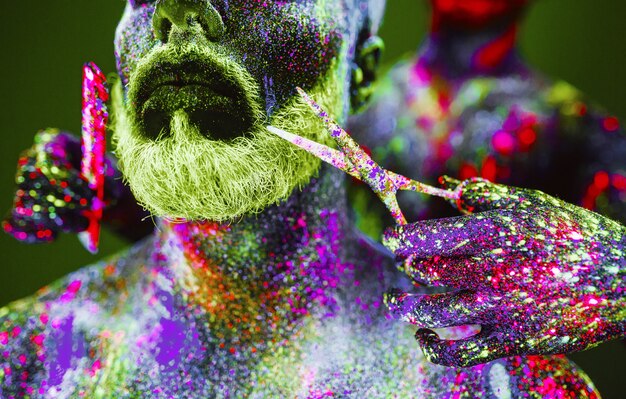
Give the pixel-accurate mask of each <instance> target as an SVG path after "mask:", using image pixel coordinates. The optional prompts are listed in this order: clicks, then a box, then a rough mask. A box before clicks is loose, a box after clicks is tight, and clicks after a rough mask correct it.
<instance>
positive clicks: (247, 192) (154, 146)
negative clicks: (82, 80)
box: [112, 68, 343, 222]
mask: <svg viewBox="0 0 626 399" xmlns="http://www.w3.org/2000/svg"><path fill="white" fill-rule="evenodd" d="M331 71H333V72H331V73H329V74H327V76H326V77H325V78H323V79H322V81H323V84H320V85H318V87H317V88H316V89H315V90H313V91H312V92H311V93H310V94H311V95H312V97H313V98H314V99H315V100H316V101H317V102H318V103H319V104H321V105H322V106H323V107H325V108H326V109H327V110H328V111H329V112H330V114H331V115H336V116H337V115H341V112H342V102H343V101H342V99H343V90H342V89H341V87H342V86H343V85H342V84H340V83H339V82H341V81H343V80H341V79H339V78H338V76H339V75H341V73H338V69H336V68H331ZM112 94H113V104H112V111H113V117H114V123H113V129H114V137H113V138H114V143H115V144H116V150H115V151H116V154H117V156H118V157H119V161H120V162H119V166H120V169H121V170H122V173H123V175H124V178H125V181H126V182H127V183H128V184H129V185H130V188H131V190H132V192H133V194H134V195H135V198H136V199H137V200H138V202H139V203H140V204H141V205H142V206H144V207H145V208H146V209H148V210H149V211H150V212H151V213H153V214H154V215H155V216H159V217H167V218H182V219H186V220H213V221H220V222H221V221H228V220H232V219H235V218H238V217H241V216H243V215H247V214H252V213H257V212H260V211H262V210H263V209H265V208H266V207H267V206H269V205H272V204H274V203H277V202H280V201H282V200H284V199H286V198H287V197H288V196H289V195H290V194H291V193H292V192H293V190H294V189H295V188H301V187H302V186H303V185H305V184H307V183H308V182H309V180H310V179H311V177H313V176H314V175H315V174H316V173H317V170H318V169H319V165H320V161H319V160H318V159H317V158H315V157H313V156H311V155H309V154H308V153H307V152H305V151H302V150H300V149H298V148H296V147H295V146H293V145H292V144H290V143H288V142H286V141H284V140H283V139H281V138H279V137H277V136H275V135H274V134H272V133H270V132H268V131H267V130H266V123H263V121H266V119H265V118H264V117H258V118H257V120H258V121H259V122H257V123H255V125H254V126H253V128H252V129H250V131H248V132H246V134H245V135H243V136H240V137H236V138H235V139H233V140H230V141H219V140H210V139H208V138H206V137H205V136H203V135H202V134H201V132H199V131H198V128H197V127H196V126H195V125H193V124H192V123H190V121H189V116H188V114H187V113H186V112H185V111H183V110H178V111H176V112H175V113H174V114H173V117H172V118H171V122H170V132H169V134H168V135H160V136H159V137H157V138H156V139H150V138H146V137H145V136H144V135H142V134H139V133H138V129H137V128H135V126H137V125H136V123H134V121H133V120H132V119H133V117H132V115H133V114H132V110H130V109H127V108H126V107H125V106H124V105H123V93H122V89H121V84H117V85H116V87H114V90H113V93H112ZM269 122H270V123H271V124H272V125H274V126H276V127H279V128H281V129H284V130H287V131H290V132H293V133H296V134H299V135H302V136H304V137H307V138H309V139H312V140H315V141H318V142H320V143H328V140H329V139H328V137H329V136H328V134H327V133H326V131H325V127H324V125H323V123H322V122H321V121H320V120H319V119H318V118H317V117H316V116H315V115H314V114H313V113H312V112H311V110H310V108H309V107H308V105H306V103H304V101H303V100H302V99H300V98H299V97H294V98H292V100H290V102H289V103H288V104H286V105H284V106H283V107H281V109H280V110H279V111H278V112H276V113H275V115H273V116H272V118H271V120H270V121H269Z"/></svg>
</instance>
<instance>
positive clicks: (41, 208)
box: [2, 129, 127, 243]
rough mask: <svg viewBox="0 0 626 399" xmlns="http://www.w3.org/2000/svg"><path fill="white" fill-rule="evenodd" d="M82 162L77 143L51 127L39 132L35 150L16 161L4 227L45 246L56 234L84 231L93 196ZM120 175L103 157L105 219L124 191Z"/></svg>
mask: <svg viewBox="0 0 626 399" xmlns="http://www.w3.org/2000/svg"><path fill="white" fill-rule="evenodd" d="M80 162H81V144H80V139H78V138H77V137H75V136H73V135H71V134H68V133H62V132H58V131H56V130H53V129H48V130H44V131H41V132H39V133H37V135H36V136H35V142H34V144H33V146H32V147H30V148H29V149H27V150H26V151H24V152H23V153H22V154H21V155H20V158H19V160H18V166H17V173H16V178H15V179H16V183H17V192H16V195H15V199H14V203H13V208H12V210H11V212H10V214H9V215H8V216H7V217H6V219H5V220H4V221H3V222H2V227H3V229H4V230H5V231H6V232H7V233H9V234H11V235H12V236H14V237H15V238H16V239H18V240H20V241H23V242H27V243H36V242H49V241H53V240H54V239H55V238H56V236H57V235H58V233H59V232H73V233H77V232H80V231H83V230H85V229H86V227H87V224H88V221H87V218H86V217H85V216H84V214H85V212H86V211H88V210H89V209H90V206H91V202H92V200H93V198H94V196H95V193H94V192H93V190H91V189H90V188H89V185H88V183H87V181H86V180H85V179H84V178H83V177H81V175H80ZM119 177H120V176H119V172H118V171H117V170H116V168H115V162H114V161H113V160H112V159H107V161H106V169H105V202H106V204H107V206H108V208H105V216H106V211H107V209H110V208H111V206H113V205H116V204H117V203H118V202H119V199H121V198H122V197H124V195H125V191H127V189H126V188H125V187H124V185H123V183H122V181H121V179H119ZM113 213H115V212H113Z"/></svg>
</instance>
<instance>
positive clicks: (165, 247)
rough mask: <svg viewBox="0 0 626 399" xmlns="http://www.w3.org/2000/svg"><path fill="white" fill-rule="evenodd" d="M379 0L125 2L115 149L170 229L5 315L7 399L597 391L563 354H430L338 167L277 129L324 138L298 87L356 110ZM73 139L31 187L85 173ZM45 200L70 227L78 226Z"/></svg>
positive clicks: (335, 106) (29, 157)
mask: <svg viewBox="0 0 626 399" xmlns="http://www.w3.org/2000/svg"><path fill="white" fill-rule="evenodd" d="M381 9H382V2H381V1H376V0H343V1H336V2H327V1H323V0H304V1H295V2H292V1H268V2H260V1H253V0H231V1H228V2H227V1H207V0H184V1H174V0H160V1H157V2H153V1H130V2H129V4H128V5H127V8H126V11H125V13H124V16H123V18H122V20H121V22H120V24H119V27H118V30H117V34H116V49H117V51H116V54H117V58H118V65H119V70H118V72H119V75H120V81H119V82H118V84H117V85H116V86H115V88H114V90H113V95H114V100H113V108H114V117H115V122H114V130H115V139H116V142H117V148H116V152H117V154H118V155H119V158H120V169H121V170H122V172H123V174H124V178H125V179H126V181H127V182H128V183H129V186H130V187H131V189H132V191H133V194H134V195H135V197H136V198H137V199H138V200H139V201H140V202H141V204H142V205H144V206H145V207H146V208H148V209H149V210H150V211H151V212H152V213H153V214H154V215H157V216H159V217H160V219H159V221H158V226H157V229H156V231H155V233H154V234H153V235H152V236H150V237H149V238H147V239H146V240H143V241H141V242H140V243H138V244H136V245H135V246H133V247H132V248H131V249H130V250H129V251H127V252H125V253H123V254H121V255H119V256H116V257H114V258H112V259H108V260H105V261H103V262H100V263H97V264H95V265H92V266H89V267H86V268H84V269H81V270H79V271H77V272H75V273H73V274H71V275H69V276H67V277H66V278H64V279H62V280H61V281H58V282H57V283H54V284H53V285H51V286H50V287H47V288H45V289H43V290H42V291H40V292H39V293H38V294H37V295H36V296H33V297H31V298H27V299H24V300H21V301H18V302H15V303H13V304H11V305H9V306H8V307H7V308H4V309H2V310H1V311H0V349H1V352H0V353H1V354H2V356H0V396H2V397H7V398H14V397H25V396H28V397H50V398H60V397H63V398H69V397H89V398H100V397H102V398H105V397H106V398H110V397H115V398H148V397H150V398H173V397H175V398H208V397H233V398H235V397H237V398H238V397H257V398H261V397H263V398H274V397H302V398H319V397H354V398H389V397H397V398H407V397H432V398H444V397H499V398H502V397H516V396H525V397H536V398H540V397H565V395H576V396H577V397H597V393H596V392H595V390H594V388H593V386H592V385H591V383H589V381H588V379H587V377H586V376H585V375H584V374H583V373H582V372H581V371H579V370H577V369H576V367H575V366H574V365H572V364H571V363H569V362H568V361H567V360H566V359H565V358H562V357H531V358H522V357H510V358H506V359H500V360H496V361H494V362H491V363H488V364H485V365H479V366H475V367H471V368H464V369H461V368H446V367H441V366H435V365H429V364H428V363H426V362H425V361H424V359H423V355H422V354H421V352H420V351H419V348H418V347H417V345H415V342H414V338H413V336H412V335H413V331H412V329H411V328H407V327H406V326H403V325H402V324H401V323H396V322H393V321H391V320H390V318H389V317H387V313H386V311H385V310H384V306H383V305H382V303H381V299H382V296H383V293H384V291H385V290H386V289H388V288H389V287H392V286H395V287H404V288H406V289H408V288H407V285H408V284H407V282H406V280H405V279H404V277H403V275H402V274H401V273H400V272H398V271H396V270H395V269H394V268H393V266H392V262H391V260H390V259H388V258H387V257H386V256H385V255H384V254H382V252H379V251H378V249H377V248H376V247H375V246H373V244H371V243H370V242H368V241H367V240H365V239H364V238H362V237H361V236H360V235H359V234H358V233H357V232H356V231H355V230H354V228H353V226H352V225H351V224H350V223H349V222H348V220H347V216H346V214H347V209H348V207H347V204H346V201H345V191H344V187H343V177H342V176H341V175H340V173H339V172H337V171H334V170H330V169H329V168H325V167H320V165H319V162H318V161H316V160H315V159H313V158H311V157H309V156H308V155H306V154H305V153H303V152H299V151H298V150H296V149H295V148H293V147H291V146H290V145H289V144H288V143H286V142H283V141H281V139H278V138H275V137H274V136H272V135H270V134H269V133H268V132H266V130H265V126H266V125H267V124H269V123H271V124H273V125H275V126H278V127H280V128H283V129H286V130H291V131H295V132H298V133H299V134H302V135H305V136H307V137H308V138H311V139H313V140H316V141H320V142H321V141H324V138H323V131H324V129H323V126H322V125H321V124H320V123H319V122H318V121H317V119H316V118H315V117H314V116H312V115H311V114H310V112H309V111H308V108H307V107H306V105H304V104H303V103H302V102H301V100H299V99H298V97H297V96H296V95H295V88H296V86H301V87H303V88H304V89H305V90H306V91H308V92H309V93H310V94H311V95H312V96H313V97H314V98H315V99H316V101H317V102H319V103H320V104H322V105H323V106H324V107H325V108H326V109H327V110H328V111H329V112H330V113H331V115H332V116H333V117H334V118H336V119H337V120H338V121H339V122H343V121H344V120H345V117H346V114H347V111H348V108H349V107H348V104H349V102H350V100H351V98H354V97H361V96H362V94H363V92H367V91H369V86H370V85H371V83H372V81H373V79H374V77H375V67H376V63H377V60H378V57H379V53H380V47H381V42H380V40H378V39H377V38H376V37H375V33H376V28H377V26H378V22H379V18H380V13H381ZM70 142H71V139H69V138H67V137H66V136H59V135H54V134H50V133H49V132H48V133H44V134H41V135H40V136H39V137H38V141H37V143H36V146H35V147H34V148H33V149H32V152H30V153H27V154H26V159H25V161H24V162H22V163H20V167H21V168H22V169H21V172H20V176H22V177H23V179H22V182H25V181H28V179H31V178H33V179H34V178H39V177H41V176H46V173H51V174H54V173H57V172H58V171H59V170H61V169H63V173H64V176H65V177H66V178H67V177H68V176H73V175H76V172H75V170H72V163H71V162H70V160H69V158H70V157H71V151H69V148H70V147H71V143H70ZM41 153H45V154H49V155H50V154H53V156H52V155H50V156H48V157H46V156H41V157H37V156H36V154H41ZM59 159H64V160H65V161H64V162H60V161H59ZM38 162H42V163H44V164H45V165H39V164H38ZM51 165H52V166H54V167H55V168H56V169H54V168H53V167H52V166H51ZM59 166H62V167H63V168H59ZM53 169H54V170H53ZM55 170H56V172H55ZM72 173H73V174H72ZM51 180H52V179H50V180H48V183H49V184H51V185H54V186H56V183H57V182H56V180H55V183H54V184H52V181H51ZM18 181H19V178H18ZM59 185H60V186H62V185H61V184H59ZM70 186H71V185H65V186H62V187H61V189H63V190H69V189H71V187H70ZM31 194H32V193H31V192H30V191H28V193H18V197H20V196H21V197H20V198H21V200H23V199H25V198H26V196H27V195H31ZM32 195H33V196H34V194H32ZM65 195H67V196H68V198H67V201H65V202H66V203H73V202H72V201H74V200H75V199H76V198H78V197H80V196H81V195H82V196H88V195H89V194H88V193H87V192H86V191H85V190H80V189H76V190H73V191H71V192H66V194H65ZM116 195H117V196H120V197H121V196H123V194H119V193H118V194H116ZM46 198H47V197H46ZM63 198H64V199H65V197H63ZM27 199H28V200H29V201H30V200H34V198H27ZM51 202H52V204H48V205H49V206H47V207H46V210H47V212H51V211H50V208H53V210H55V212H53V213H54V214H55V215H57V214H58V215H59V217H58V218H57V219H55V218H54V217H53V218H51V220H58V221H59V223H58V225H57V227H58V229H60V230H63V229H69V230H71V229H72V228H74V227H75V226H79V227H78V228H80V225H81V221H80V220H74V219H72V218H65V219H64V218H63V216H64V213H63V212H62V211H61V210H60V208H63V207H62V206H59V205H58V204H57V203H56V202H55V201H51ZM21 203H22V204H23V203H25V202H24V201H22V202H21ZM79 205H80V201H79ZM55 206H56V207H57V208H59V210H58V211H56V210H57V209H56V208H55ZM77 206H78V205H77ZM38 209H39V208H38ZM33 212H35V213H36V212H42V210H33ZM26 213H28V212H26ZM31 215H32V213H31ZM21 216H24V215H22V214H20V215H16V217H15V218H14V219H13V221H14V222H15V223H14V224H9V225H8V226H9V227H8V229H17V228H20V226H22V227H23V224H22V225H21V224H20V223H21V222H23V221H24V219H20V217H21ZM5 228H7V227H5ZM78 228H77V229H78ZM27 236H28V234H27V233H26V232H25V234H24V237H27Z"/></svg>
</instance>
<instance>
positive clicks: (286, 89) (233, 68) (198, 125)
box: [115, 0, 354, 220]
mask: <svg viewBox="0 0 626 399" xmlns="http://www.w3.org/2000/svg"><path fill="white" fill-rule="evenodd" d="M347 8H349V7H347V6H346V3H345V2H344V1H327V0H299V1H295V0H293V1H281V0H268V1H259V0H214V1H209V0H158V1H139V0H131V1H130V2H129V3H128V5H127V7H126V10H125V13H124V15H123V17H122V20H121V21H120V24H119V25H118V28H117V32H116V39H115V48H116V58H117V63H118V70H119V74H120V76H121V78H122V83H123V84H124V91H125V95H126V98H127V101H126V105H125V107H124V109H123V110H122V109H118V115H123V117H121V116H118V118H117V120H118V126H116V128H115V129H116V136H117V137H116V138H117V142H118V148H117V153H118V155H119V156H120V166H121V169H122V171H123V173H124V175H125V177H126V179H127V181H128V182H129V184H130V186H131V189H132V190H133V192H134V194H135V196H136V197H137V199H138V200H139V201H140V202H141V203H142V204H143V205H144V206H146V208H148V209H149V210H151V211H152V212H153V213H154V214H155V215H157V216H169V217H181V218H186V219H211V220H225V219H231V218H234V217H238V216H241V215H242V214H245V213H248V212H256V211H260V210H262V209H263V208H264V207H266V206H267V205H269V204H271V203H274V202H276V201H279V200H281V199H284V198H286V196H288V195H289V194H290V193H291V191H292V190H293V189H294V188H295V187H297V186H299V185H302V184H305V183H306V182H307V181H308V179H310V177H311V176H312V175H313V174H314V173H315V171H316V170H317V168H318V166H319V163H318V162H317V161H316V160H314V159H313V158H311V157H309V156H307V155H306V154H304V153H302V152H299V151H294V149H293V148H291V147H290V145H285V144H284V143H282V142H281V140H277V139H276V138H275V137H272V136H271V134H269V133H267V132H266V131H265V125H267V124H268V123H271V124H274V125H281V126H283V128H285V129H287V130H294V131H296V132H299V133H300V134H303V135H305V136H308V137H310V138H312V139H315V140H320V141H322V139H321V138H320V137H318V135H320V134H323V133H322V132H323V131H324V129H323V128H321V126H320V125H319V124H318V121H316V120H315V117H313V116H312V115H311V113H310V112H308V111H307V110H306V106H305V105H303V103H302V102H301V101H299V99H297V98H296V96H295V93H296V92H295V88H296V86H300V87H303V88H304V89H305V90H306V91H309V92H311V93H312V94H313V95H314V96H315V97H316V100H318V101H319V102H321V103H322V104H324V105H325V106H326V107H327V108H328V109H329V110H330V111H331V113H334V114H340V113H341V112H342V110H343V109H344V106H343V104H342V101H343V99H344V98H345V91H346V90H345V88H346V86H347V84H348V81H347V78H346V76H347V70H348V68H347V65H348V60H347V56H346V54H348V53H349V52H350V51H349V48H348V46H346V45H345V44H346V43H349V42H350V40H347V38H348V37H353V36H354V35H353V34H351V33H350V32H353V31H354V29H352V28H351V27H349V26H348V25H349V23H352V21H353V20H354V18H352V19H351V18H348V17H347V11H346V10H347ZM316 93H317V95H316ZM118 108H120V107H118ZM307 115H310V117H307ZM336 116H338V115H336ZM307 118H308V119H307ZM120 121H121V122H120ZM289 171H291V172H289ZM190 204H192V205H190Z"/></svg>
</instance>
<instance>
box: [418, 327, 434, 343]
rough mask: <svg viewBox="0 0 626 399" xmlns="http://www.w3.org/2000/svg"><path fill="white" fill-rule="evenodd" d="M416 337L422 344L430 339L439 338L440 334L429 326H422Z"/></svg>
mask: <svg viewBox="0 0 626 399" xmlns="http://www.w3.org/2000/svg"><path fill="white" fill-rule="evenodd" d="M415 339H417V340H418V341H419V342H420V344H422V343H424V342H428V341H434V340H438V339H439V335H437V333H436V332H434V331H433V330H431V329H428V328H420V329H419V330H417V332H416V333H415Z"/></svg>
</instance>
